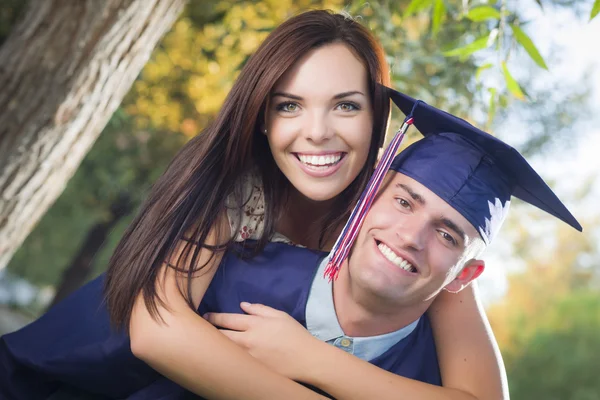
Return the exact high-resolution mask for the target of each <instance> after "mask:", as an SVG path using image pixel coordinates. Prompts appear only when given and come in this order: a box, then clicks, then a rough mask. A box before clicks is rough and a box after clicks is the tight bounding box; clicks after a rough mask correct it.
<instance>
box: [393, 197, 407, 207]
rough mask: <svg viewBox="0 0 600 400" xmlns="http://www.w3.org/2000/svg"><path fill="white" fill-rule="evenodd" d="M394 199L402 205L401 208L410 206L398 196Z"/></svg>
mask: <svg viewBox="0 0 600 400" xmlns="http://www.w3.org/2000/svg"><path fill="white" fill-rule="evenodd" d="M396 201H397V202H398V204H400V206H402V207H403V208H410V203H409V202H408V201H406V200H404V199H402V198H398V199H396Z"/></svg>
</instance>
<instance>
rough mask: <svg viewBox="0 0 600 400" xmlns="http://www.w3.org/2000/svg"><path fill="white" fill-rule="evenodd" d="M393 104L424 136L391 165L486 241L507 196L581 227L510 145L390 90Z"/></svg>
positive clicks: (498, 222)
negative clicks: (432, 194) (445, 206)
mask: <svg viewBox="0 0 600 400" xmlns="http://www.w3.org/2000/svg"><path fill="white" fill-rule="evenodd" d="M388 90H389V94H390V97H391V99H392V100H393V101H394V103H395V104H396V105H397V106H398V107H399V108H400V110H401V111H402V112H403V113H404V114H405V115H410V114H411V111H412V118H413V119H414V121H413V123H414V125H415V126H416V127H417V129H418V130H419V131H420V132H421V133H422V134H423V136H424V139H422V140H419V141H417V142H416V143H414V144H412V145H411V146H409V147H408V148H406V149H405V150H404V151H402V152H401V153H400V154H399V155H398V156H396V158H395V159H394V161H393V163H392V165H391V167H390V169H393V170H395V171H397V172H401V173H403V174H405V175H408V176H410V177H412V178H413V179H415V180H417V181H418V182H420V183H421V184H423V185H424V186H426V187H427V188H428V189H430V190H431V191H432V192H434V193H435V194H437V195H438V196H440V197H441V198H442V199H444V200H445V201H446V202H447V203H448V204H450V205H451V206H452V207H453V208H454V209H456V210H457V211H458V212H460V213H461V215H463V216H464V217H465V218H466V219H467V220H468V221H469V222H470V223H471V224H472V225H473V226H474V227H475V228H476V229H477V230H478V231H479V233H480V235H481V237H482V238H483V240H484V241H485V242H486V243H489V242H490V241H491V240H492V238H493V237H494V236H495V234H496V232H497V231H498V229H499V228H500V225H501V224H502V221H503V220H504V217H505V216H506V212H507V211H508V206H509V204H510V198H511V196H515V197H517V198H519V199H521V200H523V201H525V202H527V203H530V204H532V205H534V206H536V207H538V208H540V209H542V210H544V211H546V212H547V213H549V214H551V215H553V216H555V217H556V218H558V219H560V220H562V221H564V222H566V223H567V224H569V225H570V226H572V227H573V228H575V229H577V230H578V231H582V228H581V225H580V224H579V223H578V222H577V220H576V219H575V217H573V215H572V214H571V213H570V212H569V210H567V208H566V207H565V205H564V204H563V203H562V202H561V201H560V200H559V199H558V197H557V196H556V195H555V194H554V192H552V190H551V189H550V188H549V187H548V185H547V184H546V183H545V182H544V180H543V179H542V178H541V177H540V176H539V175H538V173H537V172H535V171H534V170H533V168H532V167H531V166H530V165H529V163H528V162H527V161H526V160H525V158H523V156H521V154H519V152H518V151H516V150H515V149H514V148H512V147H511V146H509V145H508V144H506V143H504V142H502V141H501V140H499V139H497V138H495V137H494V136H492V135H490V134H488V133H486V132H483V131H481V130H479V129H477V128H476V127H474V126H473V125H471V124H469V123H468V122H466V121H464V120H462V119H460V118H457V117H455V116H453V115H451V114H448V113H446V112H444V111H442V110H439V109H437V108H435V107H432V106H430V105H428V104H426V103H423V102H417V101H416V100H415V99H413V98H411V97H409V96H407V95H405V94H402V93H400V92H397V91H395V90H393V89H389V88H388Z"/></svg>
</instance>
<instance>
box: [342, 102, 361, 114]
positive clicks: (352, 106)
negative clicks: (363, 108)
mask: <svg viewBox="0 0 600 400" xmlns="http://www.w3.org/2000/svg"><path fill="white" fill-rule="evenodd" d="M337 108H338V109H339V110H341V111H345V112H349V111H356V110H360V107H359V106H358V104H354V103H340V104H338V106H337Z"/></svg>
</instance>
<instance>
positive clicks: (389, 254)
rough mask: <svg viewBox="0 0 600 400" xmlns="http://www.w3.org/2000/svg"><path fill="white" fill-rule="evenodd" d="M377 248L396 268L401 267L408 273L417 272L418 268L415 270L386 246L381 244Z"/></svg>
mask: <svg viewBox="0 0 600 400" xmlns="http://www.w3.org/2000/svg"><path fill="white" fill-rule="evenodd" d="M377 247H378V248H379V251H381V254H383V255H384V256H385V258H387V259H388V260H390V261H391V262H392V263H393V264H394V265H395V266H397V267H400V268H402V269H403V270H405V271H408V272H417V270H416V268H414V267H413V266H412V264H411V263H409V262H408V261H406V260H405V259H403V258H402V257H400V256H399V255H397V254H396V253H394V251H393V250H392V249H390V248H389V247H387V246H386V245H385V244H383V243H379V244H378V245H377Z"/></svg>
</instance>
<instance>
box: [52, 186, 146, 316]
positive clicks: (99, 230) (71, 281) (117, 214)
mask: <svg viewBox="0 0 600 400" xmlns="http://www.w3.org/2000/svg"><path fill="white" fill-rule="evenodd" d="M133 208H134V205H133V200H132V199H131V197H129V195H128V194H126V193H123V194H122V195H121V196H119V197H118V198H117V199H116V200H115V201H114V202H113V203H112V204H111V205H110V217H109V218H108V219H107V220H105V221H102V222H98V223H97V224H95V225H94V226H92V228H91V229H90V230H89V231H88V233H87V235H85V239H84V240H83V243H82V244H81V246H80V247H79V250H78V251H77V253H76V254H75V257H73V260H72V261H71V263H70V265H69V266H68V267H67V269H65V271H64V272H63V275H62V278H61V280H60V283H59V284H58V287H57V289H56V294H55V295H54V298H53V299H52V302H51V303H50V306H49V307H52V306H53V305H55V304H56V303H58V302H59V301H61V300H62V299H64V298H65V297H67V296H68V295H69V294H71V293H72V292H74V291H75V290H76V289H78V288H79V287H80V286H81V285H83V284H84V283H85V281H86V280H87V279H88V277H89V276H90V274H91V273H92V270H93V269H94V262H93V261H94V257H95V256H96V254H98V252H99V251H100V250H101V249H102V247H103V246H104V243H105V242H106V239H107V238H108V235H109V234H110V232H111V231H112V229H113V228H114V227H115V225H117V223H118V222H119V221H120V220H121V219H122V218H124V217H126V216H127V215H129V214H130V213H131V212H132V211H133Z"/></svg>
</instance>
